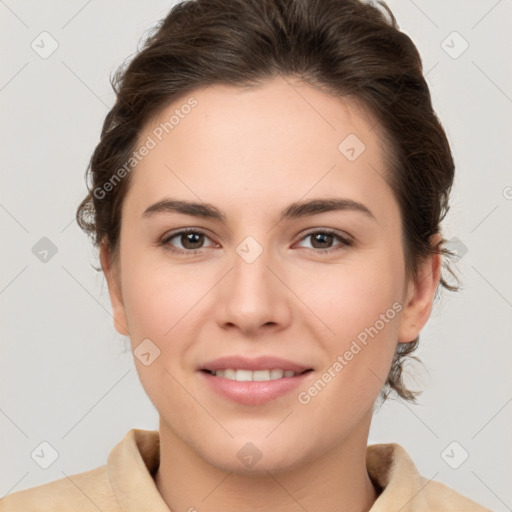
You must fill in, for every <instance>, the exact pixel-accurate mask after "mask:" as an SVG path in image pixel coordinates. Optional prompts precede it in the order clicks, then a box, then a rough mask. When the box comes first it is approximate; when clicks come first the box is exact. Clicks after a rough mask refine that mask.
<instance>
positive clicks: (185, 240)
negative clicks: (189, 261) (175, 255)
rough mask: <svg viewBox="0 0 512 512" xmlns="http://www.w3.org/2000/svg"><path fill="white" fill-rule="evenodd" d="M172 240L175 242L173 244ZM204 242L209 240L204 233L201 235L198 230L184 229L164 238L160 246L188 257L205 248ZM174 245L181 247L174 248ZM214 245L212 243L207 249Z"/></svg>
mask: <svg viewBox="0 0 512 512" xmlns="http://www.w3.org/2000/svg"><path fill="white" fill-rule="evenodd" d="M173 240H176V241H175V242H174V243H173V242H172V241H173ZM205 240H210V242H211V239H210V238H209V237H208V236H207V235H206V233H203V232H202V231H200V230H198V229H185V230H181V231H177V232H175V233H171V234H170V235H167V236H165V237H164V238H163V239H162V241H161V244H162V245H164V246H165V247H166V249H169V250H170V251H171V252H179V253H183V254H186V255H187V256H188V255H191V254H195V253H197V252H199V251H200V250H201V249H203V248H204V247H205V246H204V243H205ZM176 243H178V244H179V245H181V247H178V248H176V247H175V245H174V244H176ZM215 245H216V244H215V243H214V242H212V243H211V244H210V245H209V246H208V247H211V246H215Z"/></svg>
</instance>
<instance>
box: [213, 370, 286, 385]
mask: <svg viewBox="0 0 512 512" xmlns="http://www.w3.org/2000/svg"><path fill="white" fill-rule="evenodd" d="M213 374H214V375H215V376H217V377H224V378H225V379H229V380H237V381H239V382H250V381H264V380H277V379H282V378H283V377H293V376H294V375H296V373H295V372H294V371H293V370H280V369H278V368H274V369H272V370H255V371H252V370H234V369H232V368H227V369H225V370H217V371H216V372H213Z"/></svg>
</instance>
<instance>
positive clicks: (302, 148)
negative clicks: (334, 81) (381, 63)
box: [126, 77, 392, 211]
mask: <svg viewBox="0 0 512 512" xmlns="http://www.w3.org/2000/svg"><path fill="white" fill-rule="evenodd" d="M144 144H146V145H147V146H148V147H149V146H151V149H150V150H149V151H147V154H146V155H145V156H144V157H143V158H142V159H141V160H140V162H139V163H138V164H137V165H136V167H135V169H134V171H132V172H133V174H134V175H133V176H132V182H131V185H130V189H129V191H128V196H131V197H132V198H131V202H134V203H136V206H137V209H138V210H139V211H142V209H143V208H144V207H146V206H147V203H148V202H149V201H155V200H157V199H160V198H161V197H162V196H163V195H164V194H165V193H168V194H169V195H179V196H181V197H184V198H188V199H194V200H197V199H198V198H200V199H201V200H203V201H208V202H212V203H215V202H218V201H221V200H224V201H225V200H226V199H227V198H233V197H238V198H241V199H244V198H245V199H247V200H248V201H249V200H254V201H256V200H257V199H258V198H261V197H268V195H269V194H274V195H275V194H276V192H277V191H279V197H283V201H284V200H285V198H287V199H290V200H297V198H298V197H302V196H304V195H305V194H307V193H308V191H310V192H311V193H313V194H314V195H315V196H321V195H322V194H324V195H326V194H329V195H332V194H333V192H334V191H337V192H339V195H342V196H343V195H352V196H353V197H352V198H353V199H360V200H362V199H364V198H365V197H366V199H370V200H371V197H368V196H372V195H373V196H374V198H373V199H379V200H382V199H383V198H384V199H385V198H386V195H387V196H389V195H390V192H391V191H390V189H389V187H388V185H387V183H386V182H385V180H384V176H385V175H386V172H387V171H386V154H387V152H386V148H385V146H384V144H383V141H382V139H381V137H380V135H379V126H378V125H377V123H376V122H375V120H374V119H373V117H372V115H371V114H370V113H369V111H368V110H367V109H365V108H364V107H363V106H362V105H361V104H360V103H357V102H355V101H353V100H347V99H342V98H337V97H334V96H331V95H329V94H327V93H325V92H322V91H319V90H318V89H316V88H313V87H311V86H310V85H307V84H305V83H303V82H298V81H296V80H295V81H292V80H291V79H290V78H283V77H278V78H275V79H272V80H269V81H267V82H266V83H264V84H262V85H259V86H257V87H233V86H226V85H220V84H217V85H211V86H209V87H206V88H201V89H196V90H195V91H193V92H191V93H190V94H188V95H186V96H182V97H181V98H180V99H178V100H175V101H173V103H172V104H170V105H168V106H167V107H166V108H164V109H162V110H161V111H160V112H158V114H157V115H156V116H154V117H153V118H152V119H151V120H150V121H149V122H148V123H147V124H146V126H145V128H144V130H143V131H142V132H141V134H140V136H139V144H138V147H140V146H141V145H144ZM128 196H127V198H126V201H128ZM354 196H356V197H354ZM275 198H276V199H277V196H275ZM387 199H388V200H390V199H392V198H390V197H388V198H387ZM276 206H278V205H277V204H276Z"/></svg>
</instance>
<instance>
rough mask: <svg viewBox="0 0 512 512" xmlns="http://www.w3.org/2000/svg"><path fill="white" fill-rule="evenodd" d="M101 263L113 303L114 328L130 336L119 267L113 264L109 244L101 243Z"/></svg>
mask: <svg viewBox="0 0 512 512" xmlns="http://www.w3.org/2000/svg"><path fill="white" fill-rule="evenodd" d="M100 263H101V268H102V270H103V273H104V274H105V279H106V280H107V285H108V293H109V295H110V302H111V304H112V312H113V319H114V328H115V329H116V331H117V332H118V333H119V334H122V335H123V336H128V335H129V334H130V333H129V332H128V327H127V325H128V323H127V321H126V312H125V308H124V303H123V296H122V293H121V282H120V276H119V272H118V268H117V267H116V266H115V265H113V264H112V259H111V254H110V250H109V247H108V245H107V244H105V243H102V244H100Z"/></svg>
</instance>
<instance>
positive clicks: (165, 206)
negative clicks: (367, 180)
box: [142, 197, 377, 223]
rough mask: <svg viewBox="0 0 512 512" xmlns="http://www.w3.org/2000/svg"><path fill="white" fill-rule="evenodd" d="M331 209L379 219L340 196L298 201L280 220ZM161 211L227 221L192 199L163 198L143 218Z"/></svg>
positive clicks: (219, 211) (282, 212) (219, 214)
mask: <svg viewBox="0 0 512 512" xmlns="http://www.w3.org/2000/svg"><path fill="white" fill-rule="evenodd" d="M331 211H352V212H359V213H363V214H364V215H365V216H367V217H368V218H371V219H373V220H375V221H376V220H377V219H376V218H375V216H374V215H373V213H372V212H371V211H370V209H369V208H367V207H366V206H365V205H364V204H362V203H358V202H357V201H353V200H352V199H343V198H339V197H334V198H327V199H310V200H307V201H296V202H294V203H292V204H290V205H289V206H287V207H286V208H285V209H284V210H282V211H281V217H280V222H281V221H282V220H290V219H298V218H300V217H306V216H308V215H316V214H319V213H325V212H331ZM160 213H181V214H183V215H190V216H193V217H201V218H206V219H214V220H219V221H221V222H224V223H226V220H227V217H226V214H225V213H224V212H223V211H222V210H220V209H219V208H217V207H216V206H214V205H212V204H209V203H195V202H191V201H181V200H175V199H167V198H166V199H162V200H161V201H158V202H156V203H154V204H152V205H151V206H149V207H148V208H146V210H144V213H143V214H142V218H150V217H152V216H154V215H156V214H160Z"/></svg>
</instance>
